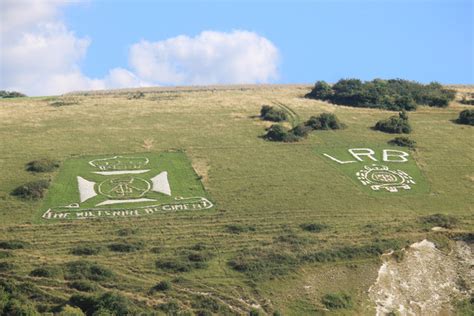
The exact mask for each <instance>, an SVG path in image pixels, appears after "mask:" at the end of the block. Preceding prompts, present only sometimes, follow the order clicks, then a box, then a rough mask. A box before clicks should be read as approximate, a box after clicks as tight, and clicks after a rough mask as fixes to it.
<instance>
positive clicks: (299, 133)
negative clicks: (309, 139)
mask: <svg viewBox="0 0 474 316" xmlns="http://www.w3.org/2000/svg"><path fill="white" fill-rule="evenodd" d="M311 130H312V128H311V127H310V126H307V125H305V124H298V125H296V126H295V127H294V128H293V129H291V130H290V131H289V133H291V134H293V135H295V136H296V137H306V136H308V134H309V132H311Z"/></svg>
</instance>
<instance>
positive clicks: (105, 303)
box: [69, 292, 138, 315]
mask: <svg viewBox="0 0 474 316" xmlns="http://www.w3.org/2000/svg"><path fill="white" fill-rule="evenodd" d="M69 304H70V305H72V306H76V307H79V308H80V309H81V310H82V311H83V312H84V313H85V314H87V315H136V314H137V313H138V311H137V309H136V307H135V306H134V305H133V304H132V303H131V302H130V301H129V300H128V299H127V298H126V297H124V296H122V295H120V294H118V293H112V292H107V293H104V294H102V295H101V296H89V295H83V294H75V295H73V296H71V297H70V298H69Z"/></svg>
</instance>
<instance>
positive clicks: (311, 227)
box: [300, 223, 328, 233]
mask: <svg viewBox="0 0 474 316" xmlns="http://www.w3.org/2000/svg"><path fill="white" fill-rule="evenodd" d="M300 227H301V229H302V230H305V231H307V232H312V233H319V232H320V231H322V230H323V229H326V228H327V227H328V226H327V225H324V224H315V223H311V224H301V225H300Z"/></svg>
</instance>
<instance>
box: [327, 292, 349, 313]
mask: <svg viewBox="0 0 474 316" xmlns="http://www.w3.org/2000/svg"><path fill="white" fill-rule="evenodd" d="M322 303H323V304H324V306H326V308H328V309H340V308H346V309H347V308H351V307H352V298H351V297H350V296H349V295H347V294H345V293H329V294H326V295H324V296H323V298H322Z"/></svg>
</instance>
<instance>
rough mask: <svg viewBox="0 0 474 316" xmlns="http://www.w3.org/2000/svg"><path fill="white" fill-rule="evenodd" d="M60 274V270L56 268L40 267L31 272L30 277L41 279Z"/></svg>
mask: <svg viewBox="0 0 474 316" xmlns="http://www.w3.org/2000/svg"><path fill="white" fill-rule="evenodd" d="M60 273H61V270H60V269H59V268H57V267H40V268H36V269H34V270H32V271H31V272H30V275H31V276H34V277H41V278H52V277H55V276H58V275H59V274H60Z"/></svg>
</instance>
